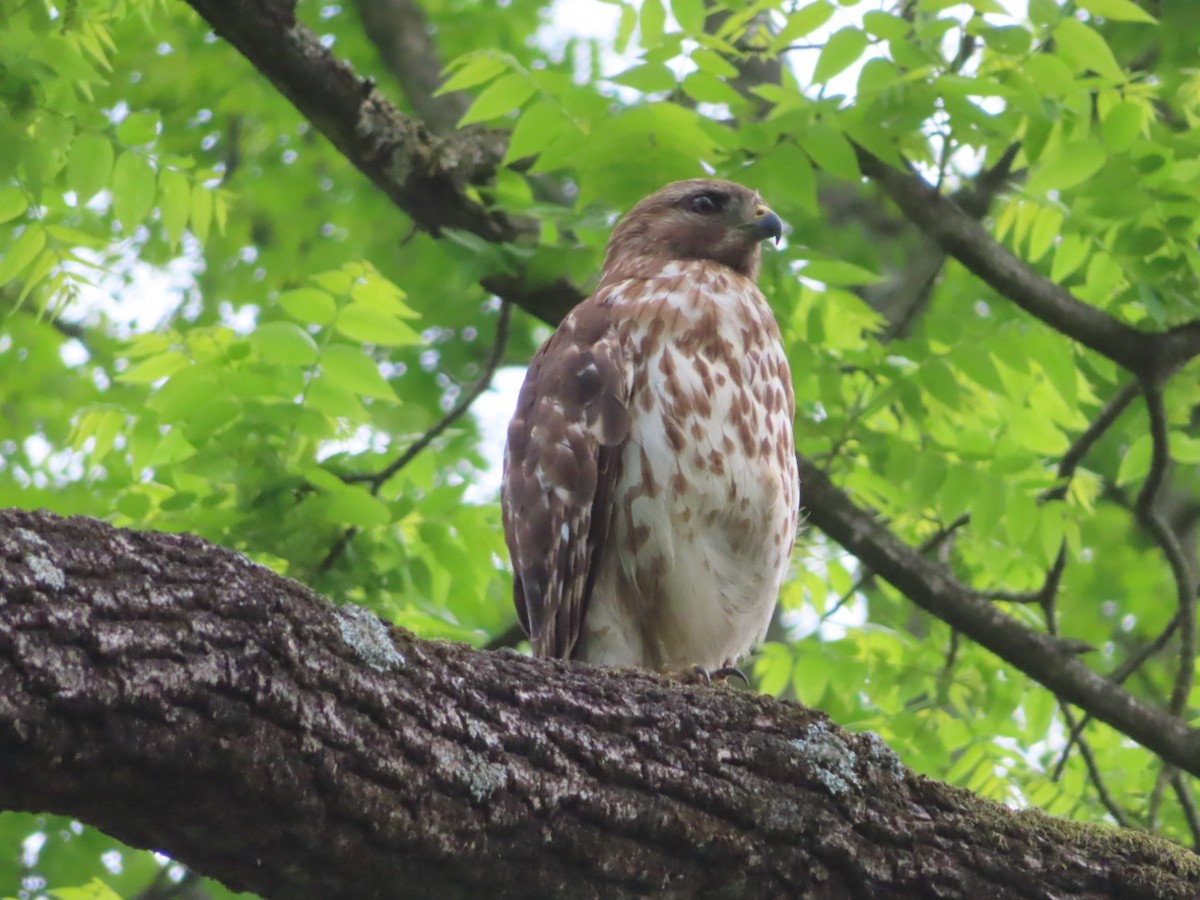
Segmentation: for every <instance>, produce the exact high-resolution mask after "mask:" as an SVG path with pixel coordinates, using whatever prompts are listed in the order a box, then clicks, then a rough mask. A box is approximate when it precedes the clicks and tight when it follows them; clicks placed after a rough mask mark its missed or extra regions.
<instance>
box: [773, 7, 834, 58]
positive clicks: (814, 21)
mask: <svg viewBox="0 0 1200 900" xmlns="http://www.w3.org/2000/svg"><path fill="white" fill-rule="evenodd" d="M832 15H833V5H832V4H830V3H828V2H827V0H817V2H815V3H809V4H807V5H805V6H802V7H800V8H799V9H798V10H796V11H795V12H793V13H791V14H790V15H789V16H788V17H787V21H786V22H785V23H784V25H783V28H781V29H780V30H779V34H777V35H776V36H775V39H774V40H773V41H772V42H771V49H772V50H773V51H774V52H776V53H778V52H779V51H780V50H782V49H783V48H784V47H787V46H788V45H789V44H791V43H792V42H793V41H798V40H800V38H802V37H806V36H807V35H809V34H812V33H813V32H814V31H816V30H817V29H818V28H820V27H821V26H822V25H824V24H825V23H826V22H828V21H829V19H830V17H831V16H832Z"/></svg>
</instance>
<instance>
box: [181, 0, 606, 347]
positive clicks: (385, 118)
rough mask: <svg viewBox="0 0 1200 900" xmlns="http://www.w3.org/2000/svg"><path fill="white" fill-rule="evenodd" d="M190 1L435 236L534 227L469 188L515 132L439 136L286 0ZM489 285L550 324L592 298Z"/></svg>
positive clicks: (506, 280) (497, 236)
mask: <svg viewBox="0 0 1200 900" xmlns="http://www.w3.org/2000/svg"><path fill="white" fill-rule="evenodd" d="M187 2H188V4H189V5H190V6H191V7H192V8H193V9H195V10H196V12H198V13H199V14H200V15H201V16H202V17H203V18H204V19H205V20H206V21H207V22H208V23H209V25H211V26H212V28H213V30H214V31H215V32H216V33H217V34H218V35H220V36H221V37H222V38H224V39H225V40H227V41H228V42H229V43H230V44H232V45H233V47H235V48H236V49H237V50H238V51H239V52H240V53H241V54H242V55H243V56H244V57H246V59H248V60H249V61H250V62H251V63H253V65H254V66H255V68H257V69H258V70H259V71H260V72H261V73H262V74H263V75H265V76H266V77H267V79H268V80H269V81H270V82H271V83H272V84H273V85H275V87H276V88H278V90H279V92H280V93H281V94H282V95H283V96H284V97H286V98H287V99H288V100H289V101H290V102H291V104H292V105H293V106H295V107H296V109H297V110H298V111H299V112H300V113H301V114H302V115H303V116H304V117H305V118H306V119H307V120H308V121H309V122H311V123H312V125H313V126H314V127H315V128H316V129H317V130H318V131H320V132H321V134H323V135H325V137H327V138H328V139H329V140H330V141H331V142H332V143H333V145H334V146H335V147H337V149H338V150H339V151H340V152H341V153H342V155H343V156H345V157H346V159H348V160H349V161H350V162H351V163H353V164H354V165H355V166H356V167H357V168H358V169H359V171H361V172H362V173H363V174H364V175H366V176H367V177H368V178H369V179H370V180H371V182H372V183H373V184H375V186H376V187H378V188H379V189H380V190H381V191H383V192H384V193H385V194H386V195H387V196H388V197H389V198H391V200H392V201H393V202H394V203H395V204H396V206H397V207H398V208H399V209H401V210H403V211H404V212H405V213H406V214H407V215H409V216H410V217H411V218H412V220H413V221H414V222H415V223H416V225H417V226H418V227H420V228H421V229H423V230H425V231H428V232H430V233H431V234H434V235H437V234H439V233H441V231H442V230H443V229H446V228H457V229H462V230H464V231H468V232H471V233H472V234H476V235H478V236H480V237H481V238H483V239H485V240H487V241H491V242H493V243H498V244H503V243H508V242H510V241H515V240H517V239H519V238H520V237H521V236H522V235H528V234H530V233H532V226H531V225H529V224H527V223H521V222H517V221H514V220H512V219H510V218H509V217H507V216H505V215H503V214H500V213H496V212H492V211H489V210H487V209H485V208H484V207H483V206H481V205H480V204H478V203H476V202H475V201H474V200H472V199H471V197H470V196H469V194H468V191H467V189H468V187H470V186H471V185H476V184H483V183H486V182H487V181H488V180H489V179H490V178H491V176H492V173H493V172H494V171H495V169H496V166H497V165H498V164H499V162H500V160H501V159H502V158H503V156H504V149H505V146H506V144H507V140H508V137H507V134H506V133H504V132H499V131H486V130H468V131H463V132H456V133H455V134H452V135H449V136H447V137H438V136H437V135H435V134H434V133H433V132H432V131H431V130H430V129H429V128H428V127H427V126H426V125H425V124H424V123H423V122H421V121H419V120H416V119H412V118H410V117H408V116H405V115H404V114H403V113H401V112H400V111H399V110H397V109H396V107H395V106H393V105H392V104H391V103H389V102H388V101H387V100H386V99H385V98H384V97H383V95H382V94H381V93H380V92H379V91H378V90H376V89H375V86H374V84H373V83H372V82H371V81H369V80H364V79H361V78H359V77H358V76H357V75H356V74H355V73H354V71H353V70H352V69H351V68H350V66H349V65H347V64H346V63H345V62H343V61H342V60H340V59H338V58H337V57H336V56H334V55H333V54H332V53H331V52H330V51H329V50H328V49H326V48H325V47H323V46H321V43H320V41H319V40H318V39H317V36H316V35H315V34H313V32H312V31H310V30H309V29H308V27H307V26H305V25H304V24H303V23H301V22H298V21H297V20H296V19H295V16H294V12H293V10H294V4H292V3H289V2H287V0H248V2H245V3H226V2H224V0H187ZM480 283H481V284H482V285H483V287H484V288H485V289H486V290H488V291H490V292H491V293H494V294H496V295H497V296H499V297H501V298H503V299H505V300H508V301H510V302H512V303H514V304H515V305H517V306H520V307H521V308H523V309H525V310H527V311H528V312H530V313H532V314H533V315H535V316H538V317H539V318H542V319H544V320H546V321H548V322H551V323H553V322H557V321H558V320H560V319H561V318H562V317H563V316H564V315H565V314H566V312H567V310H569V309H570V308H571V307H572V306H574V305H575V304H576V303H578V302H579V301H580V300H581V299H583V295H582V293H581V292H580V291H579V289H578V288H577V287H575V286H574V285H572V284H571V283H569V282H568V281H566V280H565V279H561V278H560V279H558V280H557V281H554V282H552V283H550V284H533V283H529V282H526V280H525V279H524V278H523V277H522V276H521V275H520V274H515V275H514V274H509V273H499V272H498V273H494V274H492V275H489V276H487V277H485V278H484V279H482V280H481V282H480Z"/></svg>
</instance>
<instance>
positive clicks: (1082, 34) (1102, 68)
mask: <svg viewBox="0 0 1200 900" xmlns="http://www.w3.org/2000/svg"><path fill="white" fill-rule="evenodd" d="M1054 39H1055V40H1056V41H1057V42H1058V52H1059V54H1060V55H1062V56H1066V57H1068V58H1069V59H1070V60H1071V61H1072V62H1073V63H1074V64H1075V70H1076V71H1080V72H1086V71H1089V70H1090V71H1093V72H1097V73H1099V74H1100V75H1101V76H1103V77H1105V78H1108V79H1109V80H1111V81H1113V82H1116V83H1121V82H1124V81H1125V80H1126V76H1125V72H1124V70H1123V69H1122V68H1121V65H1120V63H1118V62H1117V59H1116V57H1115V56H1113V53H1112V50H1111V49H1110V48H1109V46H1108V44H1107V43H1106V42H1105V40H1104V38H1103V37H1101V36H1100V34H1099V33H1098V32H1096V31H1095V30H1093V29H1091V28H1089V27H1088V26H1087V25H1084V24H1083V23H1082V22H1080V21H1079V20H1077V19H1070V18H1067V19H1063V20H1062V21H1061V22H1059V23H1058V27H1057V28H1055V29H1054Z"/></svg>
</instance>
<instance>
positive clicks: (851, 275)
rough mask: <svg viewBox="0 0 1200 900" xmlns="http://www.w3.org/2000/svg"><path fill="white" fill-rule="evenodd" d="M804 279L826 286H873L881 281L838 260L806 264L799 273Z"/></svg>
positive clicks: (856, 267) (867, 272)
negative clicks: (822, 283)
mask: <svg viewBox="0 0 1200 900" xmlns="http://www.w3.org/2000/svg"><path fill="white" fill-rule="evenodd" d="M800 274H802V275H803V276H804V277H805V278H811V279H813V280H814V281H823V282H825V283H826V284H875V283H876V282H878V281H882V280H883V279H882V278H881V277H880V276H879V275H876V274H875V273H874V272H872V271H871V270H870V269H864V268H863V267H862V266H856V265H854V263H848V262H843V261H842V260H840V259H817V260H813V261H812V262H810V263H808V265H806V266H805V267H804V268H803V269H802V270H801V273H800Z"/></svg>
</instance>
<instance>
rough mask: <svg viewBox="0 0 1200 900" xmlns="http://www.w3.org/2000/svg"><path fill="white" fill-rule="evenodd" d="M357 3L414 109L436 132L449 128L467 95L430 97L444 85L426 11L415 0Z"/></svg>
mask: <svg viewBox="0 0 1200 900" xmlns="http://www.w3.org/2000/svg"><path fill="white" fill-rule="evenodd" d="M355 6H356V7H357V8H358V15H359V17H360V18H361V19H362V23H363V31H365V32H366V35H367V37H368V38H369V39H370V41H371V43H373V44H374V45H375V47H376V48H377V49H378V50H379V56H380V58H382V59H383V61H384V63H385V64H386V65H387V67H388V71H390V72H391V73H392V74H393V75H394V76H395V77H396V80H397V81H398V82H399V83H400V89H401V90H402V91H404V96H405V97H407V98H408V102H409V103H410V104H412V108H413V110H414V111H415V112H416V114H417V115H418V116H420V117H421V120H422V121H423V122H425V124H426V125H428V126H429V127H430V129H432V130H433V131H434V132H436V133H437V134H447V133H449V132H451V131H453V130H454V126H455V124H457V122H458V120H459V119H461V118H462V114H463V113H465V112H466V111H467V107H468V106H469V105H470V99H471V98H470V95H468V94H464V93H461V92H460V93H451V94H443V95H442V96H440V97H437V96H434V95H435V94H436V93H437V89H438V88H439V87H441V86H442V61H441V58H440V55H439V54H438V51H437V47H436V46H434V43H433V40H432V38H431V37H430V34H429V22H428V20H427V19H426V17H425V10H424V9H422V8H421V5H420V4H419V3H417V2H416V0H358V2H357V3H355Z"/></svg>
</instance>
